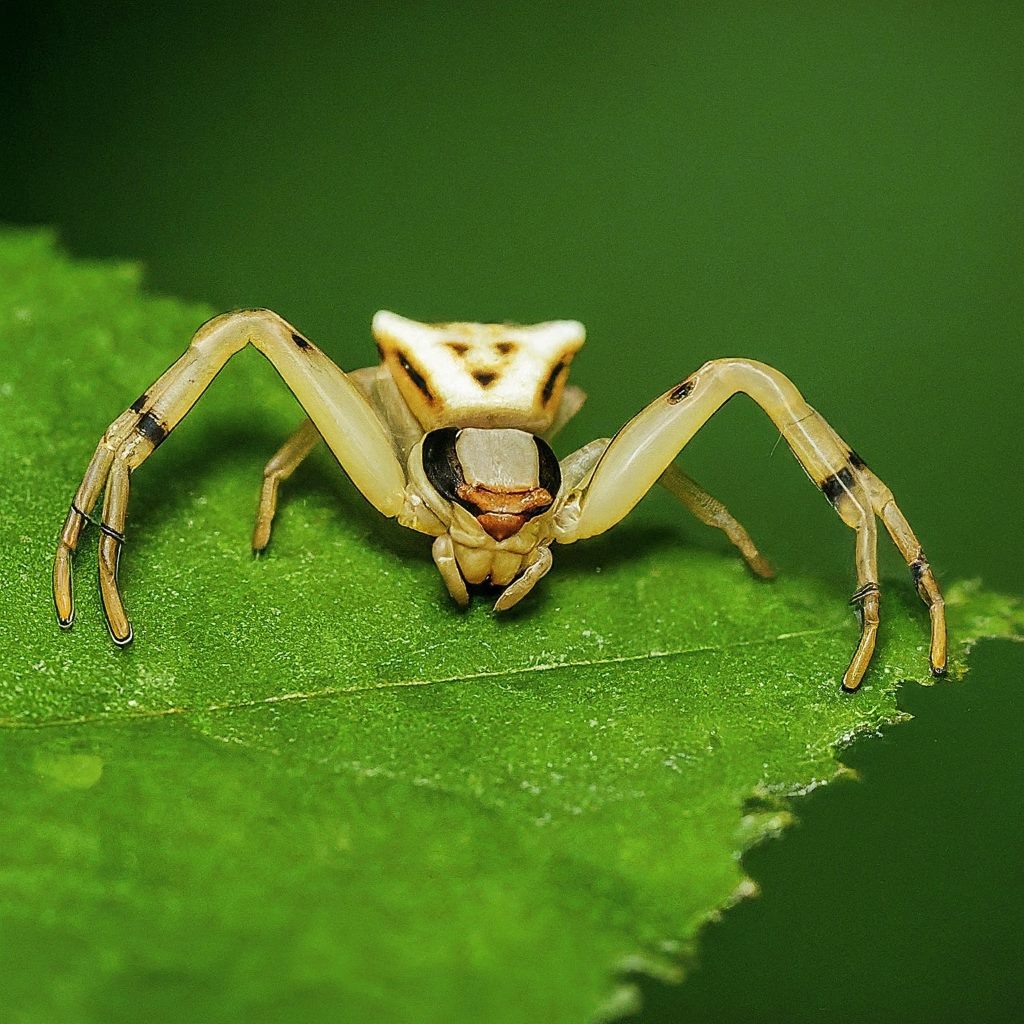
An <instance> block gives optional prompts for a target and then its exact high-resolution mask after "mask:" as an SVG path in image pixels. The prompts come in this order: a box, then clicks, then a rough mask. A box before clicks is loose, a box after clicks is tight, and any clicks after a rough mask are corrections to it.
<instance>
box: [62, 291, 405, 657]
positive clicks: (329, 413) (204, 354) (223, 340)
mask: <svg viewBox="0 0 1024 1024" xmlns="http://www.w3.org/2000/svg"><path fill="white" fill-rule="evenodd" d="M249 344H251V345H253V347H254V348H256V349H257V350H258V351H260V352H261V353H262V354H263V355H264V356H266V357H267V359H269V360H270V362H271V363H272V364H273V366H274V368H275V369H276V370H277V371H278V373H280V375H281V377H282V378H283V379H284V381H285V383H286V384H287V385H288V387H289V388H290V389H291V391H292V392H293V394H294V395H295V397H296V398H297V399H298V400H299V403H300V404H301V405H302V407H303V408H304V409H305V411H306V414H307V415H308V416H309V418H310V420H311V421H312V423H313V424H314V425H315V429H316V431H317V433H318V434H319V435H320V436H322V437H323V438H324V440H325V441H326V442H327V444H328V445H329V447H330V448H331V451H332V452H333V453H334V455H335V457H336V458H337V459H338V461H339V462H340V463H341V465H342V467H343V468H344V469H345V471H346V472H347V473H348V475H349V476H350V477H351V479H352V482H353V483H354V484H355V485H356V487H357V488H358V489H359V490H360V491H361V492H362V494H363V495H364V497H366V499H367V500H368V501H370V502H371V503H372V504H373V505H375V506H376V507H377V509H378V510H379V511H380V512H381V513H383V514H384V515H386V516H395V515H397V514H398V512H399V511H400V510H401V507H402V501H403V496H404V489H405V471H404V470H403V468H402V466H401V464H400V463H399V461H398V459H397V457H396V456H395V453H394V449H393V447H392V444H391V440H390V438H389V437H388V435H387V432H386V431H385V429H384V426H383V424H382V423H381V421H380V419H379V418H378V417H377V414H376V413H375V412H374V411H373V409H372V407H371V406H370V404H369V403H368V402H367V401H366V399H365V398H364V397H363V395H362V394H361V393H360V392H359V390H358V388H357V387H356V386H355V384H353V382H352V381H351V380H350V379H349V377H348V376H347V375H346V374H345V373H344V372H343V371H342V370H340V369H339V368H338V367H337V366H335V365H334V363H332V362H331V360H330V359H328V358H327V356H326V355H324V353H323V352H321V351H320V349H318V348H317V347H316V346H315V345H313V344H312V342H310V341H308V340H307V339H306V338H304V337H303V336H302V335H301V334H299V333H298V332H297V331H296V330H295V329H294V328H293V327H292V326H291V325H290V324H289V323H287V321H285V320H283V319H282V318H281V317H279V316H278V315H277V314H276V313H272V312H271V311H270V310H265V309H255V310H244V311H242V312H237V313H225V314H224V315H222V316H218V317H215V318H214V319H213V320H210V321H208V322H207V323H205V324H203V326H202V327H200V328H199V330H198V331H197V332H196V334H195V336H194V337H193V338H192V342H191V344H190V345H189V347H188V349H187V351H186V352H185V354H184V355H183V356H182V357H181V358H180V359H179V360H178V361H177V362H176V363H174V364H173V365H172V366H171V367H170V369H168V370H167V371H166V372H165V373H164V374H163V375H162V376H161V377H160V378H159V380H157V381H156V383H155V384H153V386H152V387H150V388H149V389H148V390H147V391H146V392H145V393H144V394H143V395H141V396H140V397H139V398H138V399H137V400H136V401H135V402H134V403H133V404H132V405H131V407H130V408H129V409H128V410H127V411H126V412H124V413H122V414H121V415H120V416H119V417H118V418H117V419H116V420H114V422H113V423H111V425H110V426H109V427H108V428H107V430H106V432H105V433H104V435H103V437H102V438H101V439H100V443H99V445H98V446H97V448H96V452H95V454H94V455H93V457H92V461H91V462H90V463H89V468H88V469H87V470H86V473H85V476H84V478H83V479H82V483H81V485H80V486H79V488H78V491H77V492H76V494H75V497H74V500H73V501H72V503H71V509H70V511H69V512H68V515H67V519H66V520H65V522H64V528H63V530H62V531H61V535H60V540H59V542H58V544H57V553H56V557H55V558H54V564H53V598H54V604H55V606H56V611H57V620H58V622H59V623H60V625H61V626H63V627H65V628H67V627H69V626H70V625H71V624H72V622H73V621H74V616H75V605H74V593H73V587H72V565H71V563H72V558H73V556H74V553H75V551H76V549H77V547H78V543H79V540H80V538H81V533H82V529H83V527H84V525H85V524H86V523H87V522H89V521H90V513H91V512H92V509H93V506H94V505H95V504H96V503H97V501H98V500H99V498H100V494H101V493H103V492H104V490H105V494H104V499H103V513H102V519H101V520H100V522H99V524H98V525H99V530H100V541H99V582H100V594H101V596H102V599H103V610H104V613H105V615H106V619H107V625H108V626H109V628H110V635H111V636H112V637H113V639H114V641H115V643H118V644H121V645H124V644H128V643H130V642H131V639H132V627H131V623H130V621H129V619H128V616H127V614H126V612H125V609H124V603H123V601H122V599H121V593H120V590H119V588H118V582H117V574H118V563H119V560H120V555H121V548H122V545H123V544H124V527H125V519H126V516H127V511H128V491H129V479H130V476H131V473H132V471H133V470H135V469H137V468H138V467H139V466H141V465H142V463H143V462H145V461H146V459H148V458H149V456H150V455H152V454H153V452H154V451H155V450H156V448H157V447H158V446H159V445H160V444H161V442H162V441H163V440H164V439H165V438H166V437H167V435H168V434H169V433H170V432H171V431H172V430H173V429H174V428H175V427H176V426H177V425H178V423H179V422H180V421H181V420H182V418H183V417H184V416H185V414H186V413H187V412H188V411H189V410H190V409H191V408H192V406H193V405H195V403H196V401H197V400H198V399H199V397H200V395H202V393H203V392H204V391H205V390H206V388H207V387H208V386H209V384H210V383H211V381H212V380H213V378H214V377H215V376H216V375H217V373H218V372H219V371H220V370H221V368H222V367H223V366H224V364H225V363H226V362H227V361H228V359H230V358H231V356H233V355H234V354H235V353H236V352H239V351H241V349H243V348H245V346H246V345H249Z"/></svg>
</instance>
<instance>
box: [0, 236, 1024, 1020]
mask: <svg viewBox="0 0 1024 1024" xmlns="http://www.w3.org/2000/svg"><path fill="white" fill-rule="evenodd" d="M210 312H211V311H210V310H207V309H204V308H199V307H197V306H189V305H185V304H182V303H179V302H175V301H171V300H169V299H162V298H156V297H152V296H148V295H144V294H140V292H139V289H138V272H137V270H136V269H135V268H132V267H125V266H111V265H106V264H100V265H97V264H88V263H82V262H71V261H69V260H67V259H66V258H65V257H64V256H62V255H61V254H60V253H59V252H58V251H56V250H55V248H54V246H53V242H52V239H51V237H50V236H48V235H46V234H41V233H36V232H8V233H5V234H3V235H0V332H2V339H3V352H4V360H3V363H2V364H0V451H2V453H3V460H4V488H5V491H4V515H3V518H2V522H0V537H2V544H3V550H4V552H5V557H4V585H3V590H2V598H0V615H2V621H3V623H4V639H5V643H4V647H3V652H2V654H0V667H2V689H0V725H2V726H3V728H0V752H2V756H3V764H4V786H3V789H2V817H0V850H2V866H0V958H2V963H3V967H2V968H0V1005H3V1006H4V1007H5V1008H6V1010H7V1012H8V1013H9V1014H10V1017H11V1019H13V1020H17V1021H19V1022H26V1024H28V1022H46V1024H50V1022H53V1021H96V1022H103V1024H109V1022H114V1021H121V1020H124V1021H129V1020H130V1021H138V1020H145V1021H147V1022H154V1021H165V1020H166V1021H171V1020H182V1019H188V1020H221V1021H223V1020H239V1021H241V1020H245V1021H246V1022H252V1021H274V1022H280V1021H292V1020H294V1021H302V1022H317V1021H335V1020H339V1019H346V1020H359V1021H363V1020H375V1021H387V1022H392V1021H394V1022H405V1021H408V1022H414V1021H415V1022H417V1024H423V1022H429V1021H438V1022H440V1021H453V1020H459V1021H462V1020H467V1021H468V1020H485V1021H488V1022H504V1021H529V1022H537V1021H544V1022H546V1024H558V1022H561V1021H567V1022H568V1021H582V1020H585V1019H587V1018H588V1017H592V1016H594V1014H595V1013H597V1012H598V1008H599V1007H602V1006H603V1007H604V1010H605V1012H611V1010H612V1009H613V1008H614V1007H616V1006H619V1007H621V1006H623V1005H625V1004H624V999H625V995H626V989H624V988H622V987H621V986H618V983H617V982H616V977H617V972H621V971H623V970H628V969H637V968H639V969H644V970H649V971H657V972H661V973H665V974H671V973H673V972H677V971H678V970H679V965H680V963H681V962H682V961H681V959H680V955H681V954H682V953H684V952H685V951H686V949H687V948H688V947H689V945H690V944H691V943H692V941H693V938H694V936H695V934H696V932H697V930H698V929H699V928H700V926H701V924H702V922H704V921H705V920H706V919H707V918H708V917H709V915H711V914H713V913H714V912H716V911H717V910H718V909H720V908H722V907H723V906H725V905H727V904H728V903H729V902H730V900H733V899H735V898H737V897H738V896H740V895H742V894H743V893H744V892H745V891H747V889H749V883H747V882H746V881H745V879H744V877H743V874H742V870H741V867H740V865H739V863H738V855H739V853H740V852H741V851H742V850H743V849H744V848H746V847H747V846H749V845H750V844H752V843H755V842H757V841H759V840H761V839H763V838H764V837H765V836H767V835H771V834H773V833H774V832H776V831H778V830H779V829H780V828H782V827H783V826H784V825H785V824H786V822H787V821H788V819H789V812H788V810H787V804H786V802H785V800H784V797H785V796H786V795H788V794H793V793H796V792H799V791H801V790H805V789H807V788H808V787H811V786H815V785H818V784H820V783H822V782H825V781H827V780H829V779H830V778H832V777H833V776H834V775H835V774H836V772H837V770H839V765H838V763H837V760H836V751H837V749H839V748H841V747H842V746H843V745H844V744H845V743H847V742H848V741H849V740H850V738H851V737H852V736H853V735H855V734H857V733H859V732H863V731H865V730H876V729H878V728H879V727H880V726H883V725H885V724H886V723H890V722H894V721H896V720H898V719H899V717H900V712H899V711H898V709H897V703H896V692H897V689H898V684H899V682H900V681H901V680H906V679H921V678H922V677H923V675H924V673H925V671H926V668H927V658H926V645H927V616H926V615H925V613H924V610H923V608H922V607H921V605H920V602H919V601H918V600H917V597H916V595H915V594H914V592H913V589H912V587H911V585H910V583H909V581H908V580H906V579H905V578H903V577H900V578H899V579H898V580H893V581H891V582H890V583H889V584H888V586H887V587H886V590H885V601H884V605H883V610H884V620H883V630H884V631H883V638H882V642H881V645H880V649H879V652H878V656H877V659H876V664H875V667H874V669H873V671H872V673H871V675H870V677H869V681H868V683H867V685H866V686H865V687H864V689H863V691H862V692H861V693H860V694H858V695H857V696H856V697H853V698H851V697H846V696H843V695H842V694H840V693H839V691H838V686H837V681H838V677H839V674H840V673H841V671H842V668H843V667H844V666H845V664H846V661H847V658H848V656H849V654H850V652H851V650H852V647H853V645H854V642H855V639H856V632H857V627H856V622H855V620H854V617H853V616H852V615H851V613H850V611H849V609H848V608H847V607H846V605H845V597H846V596H847V595H846V594H845V593H838V592H836V590H835V587H834V586H831V585H829V584H827V583H825V582H823V581H820V580H816V579H807V578H793V577H786V576H785V575H783V576H782V577H781V578H780V579H779V580H778V581H776V582H774V583H771V584H764V583H760V582H758V581H756V580H754V579H752V578H751V577H750V576H749V575H748V573H747V572H746V571H745V569H744V567H743V566H742V564H741V562H740V560H739V559H738V558H736V557H734V556H733V555H732V554H731V553H724V552H717V551H709V550H694V549H692V548H688V547H687V546H686V545H685V544H683V543H681V542H680V537H679V536H677V535H675V534H674V533H673V532H672V531H666V530H651V529H647V528H644V527H642V526H640V527H638V526H636V525H630V524H629V523H627V524H624V525H623V526H622V527H620V528H619V530H618V531H617V532H616V533H614V534H613V535H611V537H609V538H604V539H599V540H597V541H593V542H591V543H589V544H581V545H578V546H576V547H573V548H567V549H563V550H558V551H556V567H555V571H554V572H553V573H552V574H551V576H549V577H548V579H547V580H546V581H545V583H544V584H543V585H542V586H541V587H540V588H539V589H538V591H537V592H536V593H535V594H534V595H533V597H532V598H531V599H530V600H529V602H527V603H526V604H525V607H522V609H521V610H519V611H517V612H516V613H515V614H513V615H511V616H508V617H506V618H503V619H498V618H495V617H493V616H492V615H491V614H490V612H489V609H488V607H487V605H486V604H484V603H481V602H477V603H476V604H475V605H474V606H473V607H472V609H471V610H470V611H469V612H467V613H465V614H461V613H459V612H458V611H456V610H455V609H454V607H453V606H452V605H451V603H450V602H449V600H448V598H447V596H446V594H445V592H444V589H443V585H442V583H441V581H440V579H439V577H438V576H437V574H436V572H435V570H434V568H433V565H432V563H431V561H430V558H429V552H428V545H427V544H426V543H425V541H424V538H422V537H418V536H415V535H413V534H409V533H407V532H406V531H403V530H401V529H400V528H398V527H397V526H395V525H394V524H392V523H388V522H384V521H382V520H380V519H379V517H377V516H376V515H375V514H374V513H373V512H372V510H369V509H368V508H367V507H366V506H365V505H364V503H363V502H362V501H361V500H360V499H359V496H358V495H357V494H356V493H355V492H354V490H353V488H352V487H351V486H350V485H349V484H348V482H347V481H346V480H345V478H344V476H343V474H341V473H340V472H338V471H337V467H336V466H335V465H334V464H333V462H331V460H330V459H329V458H328V457H327V456H326V455H324V454H320V455H319V456H318V457H315V458H314V459H312V460H311V461H310V463H309V464H308V465H306V466H304V467H303V468H302V469H301V470H300V471H299V473H297V474H296V476H295V477H294V478H293V480H292V481H290V482H289V485H288V486H287V489H286V491H285V493H284V498H283V503H282V510H281V512H280V513H279V517H278V522H277V524H276V527H275V535H274V541H273V545H272V548H271V552H270V554H269V555H268V556H267V557H265V558H262V559H260V560H254V559H253V558H252V557H251V555H250V554H249V548H248V537H249V530H250V528H251V520H252V514H253V511H254V501H255V495H256V492H257V489H258V484H259V480H260V471H261V468H262V465H263V462H264V461H265V460H266V458H267V457H268V456H269V455H270V454H271V453H272V452H273V451H274V449H275V447H276V446H277V445H278V444H279V443H280V441H281V440H282V439H283V438H284V437H285V436H286V434H287V433H288V432H289V430H290V429H292V428H293V427H294V425H295V424H296V423H297V422H298V420H299V418H300V413H299V411H298V409H297V407H296V406H295V404H294V401H293V400H292V399H291V398H290V396H289V395H288V394H287V392H286V391H285V390H284V388H283V387H282V386H281V384H280V382H279V380H278V379H277V377H276V375H275V374H274V373H273V371H272V369H271V368H270V367H269V366H267V365H266V364H265V363H263V362H262V361H261V360H260V359H259V357H257V356H255V354H254V353H251V352H247V353H244V354H243V355H241V356H240V357H239V358H238V359H236V360H235V361H234V362H233V363H232V364H231V365H230V367H229V368H228V370H227V371H226V372H225V373H224V375H223V377H222V378H221V379H220V380H218V382H217V383H216V384H215V385H214V387H213V388H212V389H211V390H210V392H209V394H208V395H207V396H206V397H204V399H203V401H202V403H201V404H200V406H199V408H198V409H197V410H196V412H195V413H193V414H192V415H191V416H190V417H189V418H188V419H187V420H186V421H185V423H184V424H183V425H182V426H181V428H180V429H179V430H177V431H176V432H175V434H174V436H173V438H172V439H171V440H170V441H169V442H168V443H167V444H166V445H165V446H164V447H163V448H161V450H160V452H159V454H158V455H157V456H156V457H155V458H154V459H152V460H151V461H150V462H149V463H147V464H146V466H145V467H144V468H143V469H141V470H140V471H139V472H138V473H136V475H135V478H134V480H133V498H132V508H131V513H130V517H129V530H128V533H129V539H128V544H127V548H126V551H125V556H124V560H123V568H122V582H123V585H124V588H125V592H126V596H127V601H128V605H129V610H130V612H131V613H132V614H133V617H134V621H135V627H136V637H137V639H136V642H135V645H134V646H133V647H132V648H131V649H129V650H126V651H121V650H118V649H116V648H115V647H114V646H113V645H112V644H111V643H110V641H109V640H108V638H107V635H106V632H105V629H104V627H103V624H102V616H101V613H100V610H99V604H98V599H97V598H96V596H95V594H94V593H93V589H94V588H93V587H92V586H91V582H92V580H93V578H94V575H95V570H96V565H95V553H94V551H93V550H92V544H94V542H95V536H94V535H87V536H88V542H87V543H85V544H83V548H82V551H81V553H80V555H79V559H78V565H77V568H78V577H77V578H78V583H79V586H78V622H77V624H76V626H75V628H74V630H73V631H72V632H71V633H70V634H61V633H60V632H59V630H58V628H57V626H56V623H55V621H54V617H53V611H52V607H51V599H50V594H49V569H50V560H51V557H52V550H53V544H54V542H55V539H56V534H57V531H58V529H59V526H60V523H61V521H62V518H63V515H64V513H65V511H66V508H67V504H68V501H69V499H70V497H71V495H72V493H73V491H74V488H75V486H76V485H77V482H78V480H79V479H80V476H81V473H82V472H83V470H84V468H85V465H86V463H87V461H88V458H89V456H90V454H91V451H92V447H93V445H94V444H95V443H96V440H97V439H98V437H99V435H100V434H101V432H102V431H103V429H104V427H105V426H106V424H107V423H108V422H109V421H110V420H112V419H113V418H114V416H115V415H116V414H118V413H119V412H120V411H121V410H122V409H123V408H124V407H125V406H126V405H127V404H128V403H129V402H130V401H131V400H132V399H133V398H134V397H135V395H136V394H138V393H139V392H141V391H142V390H144V389H145V387H146V386H147V385H148V384H149V383H150V382H151V381H152V380H153V379H154V378H155V377H156V376H157V374H158V373H159V372H160V371H161V370H162V369H163V368H164V367H165V366H166V364H167V363H168V362H169V361H170V360H171V359H172V358H175V357H176V356H177V355H178V354H179V353H180V351H181V350H182V349H183V348H184V345H185V344H186V342H187V339H188V338H189V337H190V335H191V333H192V332H193V330H194V329H195V327H196V326H197V325H198V324H199V323H200V322H201V321H202V320H204V319H205V318H206V317H207V316H208V315H209V314H210ZM369 351H370V348H369V346H367V352H368V354H369ZM837 528H839V527H838V524H837ZM947 591H948V597H949V611H950V618H951V623H952V637H953V645H954V651H955V656H954V662H953V670H954V671H953V674H954V675H955V676H959V675H960V674H961V673H962V671H963V669H964V660H963V654H964V652H965V650H966V648H967V647H968V646H969V645H970V644H971V643H973V642H974V641H975V640H976V639H977V638H979V637H982V636H1010V635H1019V633H1020V632H1021V630H1022V626H1024V615H1022V612H1021V609H1020V607H1019V605H1017V604H1014V603H1013V602H1011V601H1009V600H1008V599H1005V598H1002V597H999V596H997V595H992V594H989V593H986V592H985V591H983V590H981V589H980V588H979V587H978V586H977V585H976V584H954V585H951V586H948V587H947ZM617 986H618V987H617Z"/></svg>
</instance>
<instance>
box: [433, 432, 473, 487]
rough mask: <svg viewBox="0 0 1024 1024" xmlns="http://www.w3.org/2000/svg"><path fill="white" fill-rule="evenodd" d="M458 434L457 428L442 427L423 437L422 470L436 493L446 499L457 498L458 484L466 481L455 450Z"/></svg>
mask: <svg viewBox="0 0 1024 1024" xmlns="http://www.w3.org/2000/svg"><path fill="white" fill-rule="evenodd" d="M458 436H459V431H458V429H457V428H455V427H443V428H442V429H440V430H432V431H431V432H430V433H429V434H427V436H426V437H425V438H423V470H424V472H425V473H426V474H427V479H428V480H429V481H430V482H431V483H432V484H433V485H434V489H435V490H436V491H437V493H438V494H440V495H441V496H442V497H443V498H447V499H448V501H458V500H459V498H458V490H459V485H460V484H464V483H465V482H466V481H465V478H464V476H463V472H462V463H461V462H459V456H458V453H457V452H456V451H455V441H456V438H457V437H458Z"/></svg>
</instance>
